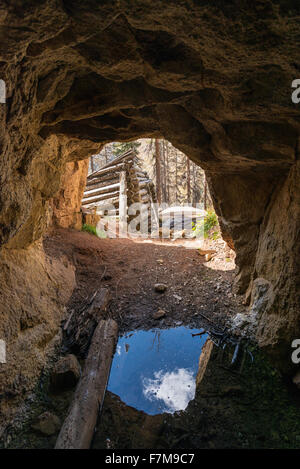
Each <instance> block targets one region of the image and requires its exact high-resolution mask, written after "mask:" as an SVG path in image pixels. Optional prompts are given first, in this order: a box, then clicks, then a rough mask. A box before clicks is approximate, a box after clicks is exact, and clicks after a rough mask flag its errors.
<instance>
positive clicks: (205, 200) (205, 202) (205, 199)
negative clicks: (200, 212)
mask: <svg viewBox="0 0 300 469" xmlns="http://www.w3.org/2000/svg"><path fill="white" fill-rule="evenodd" d="M203 199H204V201H203V202H204V210H207V181H206V176H205V173H204V196H203Z"/></svg>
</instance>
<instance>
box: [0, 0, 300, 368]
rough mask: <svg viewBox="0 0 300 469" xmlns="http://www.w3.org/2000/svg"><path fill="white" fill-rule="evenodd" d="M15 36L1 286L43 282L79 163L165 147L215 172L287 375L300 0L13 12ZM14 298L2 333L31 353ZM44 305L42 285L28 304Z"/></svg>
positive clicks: (9, 9)
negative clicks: (148, 141)
mask: <svg viewBox="0 0 300 469" xmlns="http://www.w3.org/2000/svg"><path fill="white" fill-rule="evenodd" d="M0 34H1V41H0V70H1V77H0V78H1V79H3V80H5V82H6V87H7V99H6V103H5V104H0V121H1V127H0V148H1V155H2V158H1V161H0V165H1V168H0V178H1V185H0V242H1V247H2V255H1V259H2V261H1V262H2V265H3V269H2V271H1V273H0V277H1V278H0V280H1V284H3V282H5V281H6V280H5V271H6V270H7V269H11V266H12V264H16V265H20V266H21V268H22V271H23V276H24V277H25V278H26V277H27V276H28V281H29V280H30V278H31V277H30V275H29V270H30V268H31V267H30V265H31V261H30V259H31V257H32V259H34V258H35V256H36V254H35V252H36V251H35V248H34V246H35V241H36V240H39V239H40V238H41V236H42V235H43V233H44V232H45V230H46V227H47V226H49V219H50V216H51V211H52V209H53V210H54V212H55V211H56V213H57V210H58V211H62V212H63V217H65V220H67V218H68V216H69V215H70V214H69V211H68V208H67V205H68V204H69V206H70V204H71V205H72V204H73V201H72V200H71V199H72V185H70V186H69V189H68V187H67V186H65V185H64V182H63V178H65V180H66V178H67V180H70V177H69V176H70V171H71V172H73V171H74V169H75V168H77V166H76V165H80V166H83V167H84V165H85V164H86V163H78V162H80V161H81V160H83V159H86V158H87V157H89V156H90V155H91V154H93V153H95V152H98V151H99V149H100V148H101V146H102V145H103V144H105V143H107V142H110V141H115V140H119V141H122V140H123V141H126V140H127V141H128V140H130V139H136V138H141V137H164V138H166V139H168V140H169V141H170V142H171V143H172V144H173V145H174V146H176V147H177V148H179V149H180V150H181V151H183V152H184V153H186V154H187V155H188V156H189V157H190V158H191V159H192V160H193V161H195V162H197V163H198V164H200V165H201V166H202V168H203V169H205V171H206V174H207V177H208V181H209V186H210V191H211V194H212V197H213V201H214V205H215V208H216V211H217V213H218V215H219V218H220V223H221V226H222V231H223V236H224V238H225V239H227V240H228V241H229V242H230V243H231V244H232V245H234V247H235V249H236V252H237V266H238V267H237V283H236V288H237V290H238V291H239V292H240V293H247V301H248V302H249V308H250V314H251V311H252V314H255V315H256V316H255V317H256V322H257V323H258V324H259V328H258V336H257V337H258V339H259V341H260V343H261V344H262V345H264V346H266V347H269V348H270V349H271V350H273V351H278V350H280V357H281V358H282V359H283V360H285V362H284V361H283V363H287V360H288V359H289V358H288V357H289V353H290V341H291V339H292V338H294V337H298V336H299V334H300V330H299V329H300V327H299V320H298V317H299V296H297V295H298V294H297V278H298V276H299V264H298V260H297V254H298V252H299V169H297V165H298V164H299V135H300V118H299V105H298V106H297V105H295V104H293V103H292V101H291V82H292V80H293V79H295V78H297V77H298V78H299V73H300V71H299V70H300V68H299V5H298V2H297V1H294V0H276V1H275V0H274V1H269V0H259V1H255V2H250V1H248V0H247V1H246V0H242V1H241V0H239V1H237V0H229V1H226V2H220V1H218V0H210V1H208V0H207V1H203V0H202V1H201V2H194V1H192V0H187V1H182V2H178V1H169V2H163V1H159V0H151V1H149V0H141V1H136V2H128V1H125V0H118V1H110V2H105V1H104V2H98V1H95V0H85V1H82V0H81V1H79V0H69V1H60V0H44V1H43V0H42V1H39V2H37V1H35V0H29V1H26V2H20V1H17V0H9V1H8V0H4V1H2V3H1V6H0ZM67 164H68V166H66V165H67ZM73 176H74V173H73ZM74 178H75V179H74ZM74 178H73V179H72V180H76V181H77V182H78V183H79V180H80V177H79V178H78V180H77V179H76V178H77V176H76V175H75V176H74ZM77 182H76V184H77ZM64 189H67V192H68V193H66V198H65V205H63V206H60V205H59V204H57V202H56V205H55V201H54V202H53V198H54V197H57V196H58V194H59V191H62V190H64ZM76 197H77V196H74V198H75V199H76ZM62 212H61V213H62ZM58 218H61V217H60V215H58ZM73 222H74V220H73ZM75 222H76V220H75ZM67 223H68V222H67ZM75 224H76V223H75ZM39 252H40V269H41V270H43V268H42V266H43V265H44V262H45V260H44V257H43V254H42V253H41V251H39ZM18 253H19V254H18ZM19 256H25V257H26V258H27V259H28V261H27V262H26V263H23V264H22V263H21V260H20V259H21V257H19ZM298 259H299V256H298ZM5 266H6V267H5ZM36 268H37V270H38V269H39V268H38V267H36ZM44 270H45V269H44ZM42 278H44V277H42ZM41 288H42V286H41ZM3 295H4V296H5V301H1V302H0V304H1V309H3V311H1V317H3V318H6V319H5V321H8V323H7V324H9V325H8V326H7V327H5V328H4V329H3V330H2V334H3V336H4V338H8V336H10V334H11V337H14V338H15V340H17V338H18V337H20V334H21V330H22V327H21V323H22V314H21V311H20V306H19V304H20V303H19V298H22V295H21V293H20V292H18V290H16V286H15V284H14V280H13V277H11V280H10V283H8V284H7V288H6V289H5V292H4V291H2V292H1V296H3ZM38 295H39V293H38V291H37V290H35V291H32V290H31V287H30V286H28V295H26V298H25V297H24V302H25V303H26V304H30V303H32V304H33V307H35V306H34V305H36V304H37V303H38ZM9 297H10V301H8V298H9ZM36 302H37V303H36ZM63 303H64V302H63V301H62V303H61V304H63ZM49 308H52V306H51V305H44V307H43V306H41V308H40V309H39V314H40V315H41V317H47V315H48V314H49ZM37 310H38V309H37ZM51 314H52V313H51ZM53 314H54V315H55V313H53ZM9 318H11V320H10V319H9ZM1 320H2V319H1ZM5 321H4V322H5ZM2 322H3V320H2ZM5 324H6V322H5ZM12 331H13V332H12ZM279 345H280V346H279ZM11 347H12V348H13V345H12V346H11Z"/></svg>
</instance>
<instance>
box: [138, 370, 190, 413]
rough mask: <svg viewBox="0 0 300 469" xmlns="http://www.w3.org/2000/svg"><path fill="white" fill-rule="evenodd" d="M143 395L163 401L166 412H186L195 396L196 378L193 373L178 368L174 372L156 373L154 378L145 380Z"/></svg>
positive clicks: (161, 371)
mask: <svg viewBox="0 0 300 469" xmlns="http://www.w3.org/2000/svg"><path fill="white" fill-rule="evenodd" d="M142 381H143V394H144V396H145V397H146V398H147V399H149V400H151V401H153V400H156V399H161V400H162V401H163V402H164V404H165V406H166V408H165V410H164V412H171V413H173V412H176V411H177V410H184V409H185V408H186V407H187V405H188V403H189V402H190V401H191V400H192V399H193V398H194V396H195V389H196V383H195V376H194V374H193V372H192V371H190V370H188V369H185V368H178V369H176V370H174V371H171V372H170V371H163V370H160V371H156V372H154V378H143V380H142Z"/></svg>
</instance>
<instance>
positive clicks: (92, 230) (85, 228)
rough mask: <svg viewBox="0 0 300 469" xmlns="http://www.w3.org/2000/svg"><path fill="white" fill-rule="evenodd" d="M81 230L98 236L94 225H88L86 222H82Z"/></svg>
mask: <svg viewBox="0 0 300 469" xmlns="http://www.w3.org/2000/svg"><path fill="white" fill-rule="evenodd" d="M81 231H86V232H87V233H90V234H92V235H95V236H98V235H97V230H96V227H95V226H92V225H88V224H87V223H84V225H82V228H81Z"/></svg>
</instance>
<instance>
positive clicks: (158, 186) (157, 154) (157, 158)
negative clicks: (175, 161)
mask: <svg viewBox="0 0 300 469" xmlns="http://www.w3.org/2000/svg"><path fill="white" fill-rule="evenodd" d="M160 163H161V157H160V143H159V139H158V138H156V139H155V169H156V197H157V202H158V203H159V204H161V172H160Z"/></svg>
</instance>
